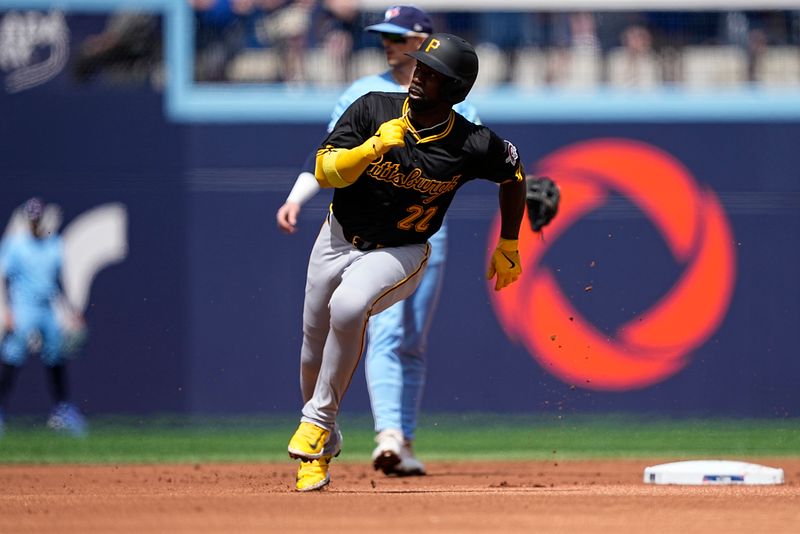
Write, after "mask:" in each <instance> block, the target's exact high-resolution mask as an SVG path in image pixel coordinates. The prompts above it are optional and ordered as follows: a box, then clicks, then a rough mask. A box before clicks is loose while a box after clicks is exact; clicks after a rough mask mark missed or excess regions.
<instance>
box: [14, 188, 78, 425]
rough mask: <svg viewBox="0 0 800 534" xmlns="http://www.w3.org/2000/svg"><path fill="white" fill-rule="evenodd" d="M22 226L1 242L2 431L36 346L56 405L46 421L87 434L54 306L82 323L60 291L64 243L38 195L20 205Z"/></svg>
mask: <svg viewBox="0 0 800 534" xmlns="http://www.w3.org/2000/svg"><path fill="white" fill-rule="evenodd" d="M22 212H23V214H24V218H25V220H26V221H27V223H28V228H27V229H26V231H21V232H16V233H12V234H11V235H9V236H8V237H7V238H6V239H4V240H3V242H2V245H0V272H2V273H3V276H2V277H3V283H4V285H5V288H6V291H5V294H6V298H7V299H8V302H6V303H4V304H5V324H4V330H5V332H6V335H5V337H4V338H3V341H2V345H0V357H1V358H2V362H3V363H2V373H1V374H0V433H2V431H3V428H4V415H5V410H6V408H7V406H6V405H7V403H8V399H9V396H10V394H11V390H12V388H13V385H14V382H15V381H16V377H17V375H18V374H19V370H20V368H21V367H22V365H23V364H24V363H25V360H26V359H27V356H28V353H29V352H31V351H32V350H35V351H38V352H39V354H40V356H41V359H42V362H44V364H45V367H46V368H47V376H48V378H49V380H50V385H51V393H52V397H53V401H54V408H53V411H52V413H51V415H50V418H49V419H48V421H47V425H48V426H49V427H50V428H52V429H54V430H57V431H64V432H67V433H69V434H70V435H72V436H76V437H80V436H83V435H85V434H86V430H87V426H86V421H85V419H84V417H83V415H81V413H80V411H79V410H78V408H77V407H76V406H75V405H74V404H72V403H71V402H69V393H68V387H67V361H66V358H65V346H64V342H65V335H64V334H65V331H64V328H63V326H62V323H61V322H60V321H59V319H58V317H57V313H56V306H62V307H64V308H65V309H66V310H68V312H69V315H70V316H71V318H72V320H73V321H74V322H76V323H77V324H79V325H80V326H82V325H83V317H82V316H81V314H80V313H79V312H78V311H77V310H76V309H75V308H73V307H72V306H71V305H70V303H69V302H68V301H67V299H66V296H65V295H64V288H63V282H62V279H61V273H62V264H63V257H64V245H63V242H62V240H61V236H60V235H58V234H57V233H56V231H55V230H49V229H48V226H47V225H46V224H44V223H43V215H44V212H45V207H44V204H43V203H42V201H41V200H39V199H38V198H32V199H30V200H28V201H27V202H26V203H25V205H24V207H23V208H22Z"/></svg>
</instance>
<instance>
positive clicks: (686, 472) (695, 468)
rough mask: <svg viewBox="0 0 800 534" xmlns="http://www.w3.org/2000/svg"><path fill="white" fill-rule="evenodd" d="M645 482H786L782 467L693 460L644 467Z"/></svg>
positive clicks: (710, 483)
mask: <svg viewBox="0 0 800 534" xmlns="http://www.w3.org/2000/svg"><path fill="white" fill-rule="evenodd" d="M644 482H645V483H646V484H686V485H698V486H701V485H727V484H746V485H747V484H783V469H780V468H776V467H767V466H765V465H758V464H751V463H747V462H733V461H729V460H692V461H686V462H672V463H668V464H661V465H654V466H652V467H647V468H645V470H644Z"/></svg>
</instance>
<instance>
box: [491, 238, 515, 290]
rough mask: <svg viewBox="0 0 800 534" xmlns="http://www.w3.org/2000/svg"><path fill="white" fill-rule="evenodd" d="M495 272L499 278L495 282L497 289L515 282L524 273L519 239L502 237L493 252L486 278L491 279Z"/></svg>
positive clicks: (495, 288)
mask: <svg viewBox="0 0 800 534" xmlns="http://www.w3.org/2000/svg"><path fill="white" fill-rule="evenodd" d="M495 274H496V275H497V280H495V284H494V290H495V291H500V290H501V289H503V288H504V287H506V286H508V285H511V284H513V283H514V282H516V281H517V279H518V278H519V275H521V274H522V265H521V263H520V260H519V241H518V240H516V239H503V238H502V237H501V238H500V241H499V242H498V243H497V248H496V249H494V252H493V253H492V259H491V261H490V262H489V270H488V271H487V272H486V279H487V280H491V279H492V277H493V276H494V275H495Z"/></svg>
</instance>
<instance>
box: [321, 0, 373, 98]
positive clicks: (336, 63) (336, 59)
mask: <svg viewBox="0 0 800 534" xmlns="http://www.w3.org/2000/svg"><path fill="white" fill-rule="evenodd" d="M360 15H361V12H360V11H359V9H358V3H357V2H356V1H355V0H322V1H320V2H319V3H318V4H317V6H316V8H315V9H314V11H313V18H312V20H313V25H312V28H313V29H312V31H311V34H310V35H309V41H308V44H309V46H310V47H311V48H313V49H315V50H317V51H318V52H320V53H321V55H320V58H321V61H320V62H319V63H318V64H317V65H316V66H315V68H318V69H319V68H323V69H325V71H326V75H324V76H318V78H321V79H322V80H324V81H325V82H328V83H343V82H346V81H349V80H350V79H351V76H350V72H351V68H350V66H351V65H350V61H351V58H352V55H353V52H354V50H355V49H356V48H357V45H360V44H361V39H362V37H361V33H362V32H361V28H362V24H361V18H360Z"/></svg>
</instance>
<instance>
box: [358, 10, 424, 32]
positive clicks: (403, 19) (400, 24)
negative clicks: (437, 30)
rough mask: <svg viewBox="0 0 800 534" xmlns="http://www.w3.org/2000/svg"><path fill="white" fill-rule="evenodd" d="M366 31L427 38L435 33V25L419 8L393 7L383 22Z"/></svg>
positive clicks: (385, 15)
mask: <svg viewBox="0 0 800 534" xmlns="http://www.w3.org/2000/svg"><path fill="white" fill-rule="evenodd" d="M364 29H365V30H366V31H368V32H377V33H396V34H399V35H405V36H417V37H427V36H428V35H430V34H431V33H433V24H432V23H431V18H430V17H429V16H428V14H427V13H425V12H424V11H422V10H421V9H419V8H418V7H415V6H392V7H390V8H389V9H387V10H386V13H384V15H383V22H381V23H378V24H373V25H372V26H367V27H366V28H364Z"/></svg>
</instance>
